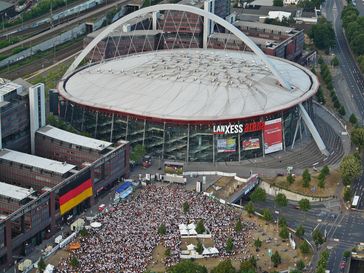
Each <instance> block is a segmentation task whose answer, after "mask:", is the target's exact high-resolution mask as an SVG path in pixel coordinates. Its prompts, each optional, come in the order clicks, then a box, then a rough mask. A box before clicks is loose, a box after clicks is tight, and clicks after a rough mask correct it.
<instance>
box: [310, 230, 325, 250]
mask: <svg viewBox="0 0 364 273" xmlns="http://www.w3.org/2000/svg"><path fill="white" fill-rule="evenodd" d="M312 239H313V241H314V242H315V245H316V246H319V245H322V244H323V243H324V242H325V239H324V237H323V236H322V233H321V231H320V230H319V229H315V230H314V231H313V232H312Z"/></svg>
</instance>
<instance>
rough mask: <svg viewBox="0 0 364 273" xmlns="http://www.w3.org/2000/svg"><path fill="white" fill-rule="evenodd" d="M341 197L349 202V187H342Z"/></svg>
mask: <svg viewBox="0 0 364 273" xmlns="http://www.w3.org/2000/svg"><path fill="white" fill-rule="evenodd" d="M343 199H344V201H345V202H349V201H350V200H351V190H350V189H349V188H345V189H344V193H343Z"/></svg>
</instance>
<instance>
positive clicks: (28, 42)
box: [0, 0, 131, 54]
mask: <svg viewBox="0 0 364 273" xmlns="http://www.w3.org/2000/svg"><path fill="white" fill-rule="evenodd" d="M129 2H131V0H117V1H113V2H111V3H110V2H109V3H108V4H107V5H104V6H101V7H100V6H99V7H98V8H97V9H96V10H93V11H91V12H88V13H86V14H84V15H82V16H76V18H74V19H73V20H70V21H67V22H64V23H63V24H60V25H58V26H56V27H53V28H50V29H48V30H44V31H42V32H41V33H38V34H36V35H32V36H31V37H29V38H27V39H24V40H23V41H20V42H18V43H15V44H12V45H10V46H8V47H5V48H2V49H0V54H9V53H10V52H11V51H12V50H13V49H15V48H18V47H20V46H24V47H31V46H32V45H34V44H37V43H40V42H43V41H45V40H48V39H50V38H51V37H54V36H57V35H58V33H60V32H64V31H67V30H69V29H71V28H73V27H74V26H76V25H79V24H81V23H84V22H88V21H89V20H90V18H94V17H95V16H100V15H105V14H106V13H107V12H108V11H110V10H112V9H114V8H115V5H125V4H128V3H129Z"/></svg>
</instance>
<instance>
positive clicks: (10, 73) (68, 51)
mask: <svg viewBox="0 0 364 273" xmlns="http://www.w3.org/2000/svg"><path fill="white" fill-rule="evenodd" d="M82 47H83V41H82V39H81V40H80V41H77V42H75V43H71V44H70V45H68V46H66V47H64V48H62V49H60V50H57V51H55V52H53V50H50V51H49V52H47V54H46V55H44V56H42V57H41V58H40V59H37V60H36V61H32V62H30V63H27V64H24V65H21V66H20V67H19V66H18V67H12V66H9V67H8V68H4V69H2V70H1V71H0V74H1V77H4V78H7V79H10V80H14V79H17V78H21V77H22V78H24V77H25V76H27V75H30V74H33V73H35V72H36V71H38V70H41V69H43V68H46V67H48V66H51V65H53V64H55V63H57V62H59V61H61V60H63V59H65V58H67V57H69V56H71V55H73V54H75V53H77V52H79V51H80V50H81V49H82Z"/></svg>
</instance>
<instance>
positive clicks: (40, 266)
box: [38, 257, 47, 272]
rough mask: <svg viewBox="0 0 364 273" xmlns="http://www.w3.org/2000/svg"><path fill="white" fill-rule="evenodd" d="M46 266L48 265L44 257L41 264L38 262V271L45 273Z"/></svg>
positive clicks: (40, 261)
mask: <svg viewBox="0 0 364 273" xmlns="http://www.w3.org/2000/svg"><path fill="white" fill-rule="evenodd" d="M46 266H47V265H46V263H45V261H44V259H43V257H40V259H39V262H38V269H39V271H40V272H43V271H44V270H45V269H46Z"/></svg>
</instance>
